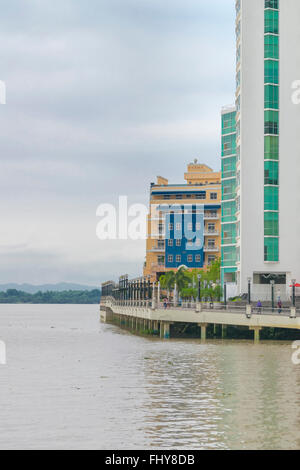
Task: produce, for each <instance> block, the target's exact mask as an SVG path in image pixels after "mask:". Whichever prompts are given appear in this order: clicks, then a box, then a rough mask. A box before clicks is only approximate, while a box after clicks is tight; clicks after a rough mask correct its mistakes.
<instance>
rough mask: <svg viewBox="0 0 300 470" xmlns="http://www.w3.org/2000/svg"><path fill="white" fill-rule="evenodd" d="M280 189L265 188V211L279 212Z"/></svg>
mask: <svg viewBox="0 0 300 470" xmlns="http://www.w3.org/2000/svg"><path fill="white" fill-rule="evenodd" d="M278 206H279V190H278V187H276V186H274V187H272V186H265V211H278V209H279V207H278Z"/></svg>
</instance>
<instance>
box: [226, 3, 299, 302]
mask: <svg viewBox="0 0 300 470" xmlns="http://www.w3.org/2000/svg"><path fill="white" fill-rule="evenodd" d="M236 12H237V17H236V57H237V64H236V104H235V108H234V109H233V108H232V109H231V110H227V111H226V110H224V111H223V113H222V123H223V124H224V120H225V121H227V119H228V121H230V120H231V118H230V115H231V116H232V117H233V116H234V115H235V126H234V125H232V128H231V130H232V134H231V135H232V139H234V137H233V135H234V133H235V135H236V139H235V144H234V143H232V147H234V146H235V149H234V150H235V155H234V154H232V155H230V156H227V155H225V154H224V153H223V152H224V151H226V150H225V145H227V144H228V142H229V141H230V138H229V137H228V136H229V134H226V133H225V131H224V128H222V149H223V152H222V162H223V163H224V165H223V164H222V278H223V281H227V282H231V283H233V284H234V285H235V286H236V293H237V294H243V293H246V292H247V290H248V283H249V282H251V283H252V293H253V296H254V298H255V299H261V300H265V299H267V298H270V289H271V287H270V283H271V281H275V284H276V292H277V295H278V297H281V298H282V299H285V298H288V297H289V296H290V285H291V282H292V280H293V279H294V280H296V281H298V282H299V281H300V244H299V229H300V215H299V209H298V208H299V202H300V189H299V188H300V186H299V181H300V139H299V130H300V105H297V104H295V102H294V100H293V99H292V94H293V84H294V83H295V81H296V80H297V79H298V80H299V79H300V48H299V44H300V28H299V19H300V2H299V0H237V2H236ZM234 127H235V128H234ZM227 130H228V129H227ZM227 130H226V132H227ZM228 145H230V142H229V144H228ZM230 158H232V160H230ZM234 158H235V159H236V162H235V163H234ZM227 164H228V165H227ZM231 164H232V166H231ZM225 165H226V167H225ZM227 169H229V170H227ZM227 171H229V173H230V176H229V175H228V177H227ZM229 178H230V180H229ZM229 181H231V183H230V182H229ZM229 193H230V194H231V195H232V199H231V200H230V203H229V199H228V197H229V196H228V194H229ZM230 211H232V212H230ZM230 241H231V242H232V243H229V242H230ZM229 265H230V266H229Z"/></svg>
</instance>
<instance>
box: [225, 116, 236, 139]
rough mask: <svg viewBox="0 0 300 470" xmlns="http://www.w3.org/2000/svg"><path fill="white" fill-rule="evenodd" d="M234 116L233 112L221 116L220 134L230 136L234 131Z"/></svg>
mask: <svg viewBox="0 0 300 470" xmlns="http://www.w3.org/2000/svg"><path fill="white" fill-rule="evenodd" d="M235 116H236V113H235V112H234V113H228V114H223V115H222V134H231V133H232V132H235V131H236V122H235Z"/></svg>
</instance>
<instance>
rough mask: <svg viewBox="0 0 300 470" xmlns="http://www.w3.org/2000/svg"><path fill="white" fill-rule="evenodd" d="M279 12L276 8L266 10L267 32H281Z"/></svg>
mask: <svg viewBox="0 0 300 470" xmlns="http://www.w3.org/2000/svg"><path fill="white" fill-rule="evenodd" d="M278 18H279V12H278V11H274V10H266V11H265V33H273V34H278V33H279V27H278V25H279V21H278Z"/></svg>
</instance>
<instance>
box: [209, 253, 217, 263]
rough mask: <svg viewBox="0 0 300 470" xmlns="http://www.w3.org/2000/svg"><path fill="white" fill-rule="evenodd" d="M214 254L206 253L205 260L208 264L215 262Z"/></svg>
mask: <svg viewBox="0 0 300 470" xmlns="http://www.w3.org/2000/svg"><path fill="white" fill-rule="evenodd" d="M215 259H216V258H215V256H213V255H208V258H207V261H208V264H213V263H214V262H215Z"/></svg>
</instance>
